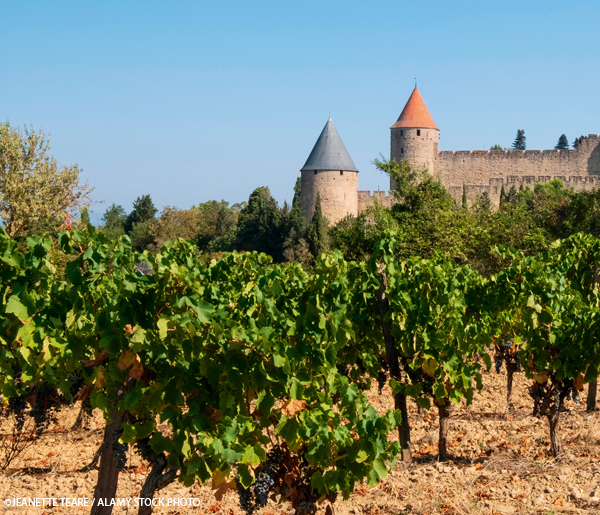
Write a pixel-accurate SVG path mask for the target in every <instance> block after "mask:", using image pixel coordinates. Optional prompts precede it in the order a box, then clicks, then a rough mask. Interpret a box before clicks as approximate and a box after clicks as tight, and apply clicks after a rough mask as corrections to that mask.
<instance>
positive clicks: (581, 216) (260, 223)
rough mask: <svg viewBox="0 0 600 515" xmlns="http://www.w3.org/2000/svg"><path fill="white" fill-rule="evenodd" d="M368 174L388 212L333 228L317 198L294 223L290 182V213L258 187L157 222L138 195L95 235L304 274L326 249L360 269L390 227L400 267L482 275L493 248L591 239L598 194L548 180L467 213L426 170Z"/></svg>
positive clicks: (390, 167)
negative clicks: (289, 266) (385, 182)
mask: <svg viewBox="0 0 600 515" xmlns="http://www.w3.org/2000/svg"><path fill="white" fill-rule="evenodd" d="M376 165H377V167H378V168H379V169H381V170H383V171H385V172H387V173H388V174H389V175H390V176H392V177H393V178H394V179H395V180H396V184H397V189H396V191H394V192H392V194H393V195H394V196H395V198H396V204H395V205H394V206H393V207H392V208H391V209H388V208H385V207H383V206H378V205H375V206H372V207H370V208H368V209H366V210H365V211H363V212H362V213H360V214H359V215H358V216H357V217H353V216H348V217H346V218H345V219H343V220H341V221H339V222H338V223H337V224H336V225H334V226H329V224H328V222H327V220H326V219H325V218H324V217H323V216H322V213H321V208H320V201H319V199H317V205H316V208H315V214H314V216H313V219H312V220H311V221H310V222H307V221H305V220H304V219H303V217H302V213H301V209H300V180H299V179H298V181H297V182H296V185H295V187H294V199H293V201H292V205H291V206H289V205H288V204H287V203H284V205H283V206H281V207H280V206H278V204H277V202H276V201H275V199H273V197H272V196H271V194H270V192H269V189H268V188H266V187H260V188H257V189H256V190H254V192H253V193H252V194H251V195H250V198H249V199H248V202H244V203H242V204H234V205H232V206H229V204H228V203H227V202H225V201H224V200H222V201H220V202H217V201H210V202H205V203H202V204H199V205H198V206H193V207H192V208H190V209H187V210H183V209H177V208H175V207H165V208H164V209H163V211H162V213H161V214H160V216H158V217H156V214H157V212H158V211H157V209H156V208H155V207H154V205H153V203H152V200H151V198H150V196H149V195H144V196H142V197H139V198H138V199H137V200H136V201H135V202H134V205H133V210H132V211H131V213H129V214H127V213H126V212H125V210H124V209H123V207H122V206H117V205H114V204H113V205H112V206H110V207H109V208H108V209H107V211H106V213H105V214H104V216H103V218H102V220H103V224H104V225H103V226H102V227H101V230H103V231H104V232H106V233H107V234H109V235H112V236H119V235H122V234H128V235H129V237H130V238H131V240H132V243H133V245H134V247H135V248H137V249H138V250H142V249H148V250H151V251H156V250H158V249H159V248H160V247H161V246H162V245H163V244H164V242H165V241H169V240H173V239H175V238H183V239H185V240H191V241H194V242H195V244H196V245H197V247H198V250H199V251H202V252H206V253H216V252H224V251H232V250H237V251H252V250H255V251H258V252H265V253H266V254H269V255H271V256H272V257H273V258H274V259H275V261H277V262H283V261H297V262H300V263H302V264H305V265H310V264H312V263H313V262H314V258H315V256H316V255H318V254H319V253H321V252H323V251H326V250H331V249H339V250H340V251H341V252H342V254H343V255H344V257H345V258H346V259H347V260H364V259H366V258H368V257H369V256H370V255H371V253H372V250H373V245H374V244H375V243H376V242H377V241H379V240H380V236H381V232H382V231H384V230H386V229H388V228H391V227H393V228H395V230H396V232H397V233H398V235H399V238H398V240H399V244H398V245H399V248H398V251H399V256H400V257H401V258H406V257H410V256H412V255H418V256H422V257H428V256H431V255H433V254H434V253H440V254H442V255H443V256H445V257H447V258H450V259H453V260H454V261H456V262H458V263H469V264H471V265H472V266H473V267H474V268H476V269H477V270H479V271H480V272H481V273H484V274H486V275H487V274H489V273H493V272H495V271H497V270H499V269H500V268H501V267H502V266H503V263H502V262H501V258H500V257H499V256H500V255H499V254H498V252H496V250H495V249H496V247H497V246H504V247H511V248H514V249H516V250H519V251H522V252H524V253H525V254H527V255H533V254H535V253H538V252H540V251H543V250H545V249H547V248H549V246H550V245H551V243H552V242H553V241H554V240H556V239H559V238H566V237H568V236H570V235H571V234H574V233H576V232H586V233H589V234H592V235H594V236H596V237H598V236H600V217H599V215H600V191H593V192H579V193H578V192H574V191H572V190H570V189H566V188H565V187H564V186H563V184H562V183H561V182H560V181H558V180H555V181H551V182H549V183H545V184H536V186H535V189H534V190H530V189H527V188H526V189H521V190H517V189H516V188H514V187H512V188H511V189H509V190H508V191H505V190H503V191H502V195H501V201H500V207H499V209H497V210H493V209H492V206H491V204H490V201H489V198H488V197H486V196H485V195H484V196H483V197H482V198H481V199H480V200H479V202H478V203H476V204H475V205H474V206H471V207H469V208H467V206H466V203H464V204H463V205H457V204H456V202H455V201H454V200H453V199H452V197H451V196H450V195H449V194H448V192H447V191H446V190H445V188H444V187H443V186H442V185H441V183H440V182H439V181H437V180H436V179H435V178H433V177H432V176H430V175H429V174H428V173H427V172H426V171H417V170H411V169H410V167H409V166H408V164H407V163H406V162H402V163H396V162H385V161H384V162H381V161H376Z"/></svg>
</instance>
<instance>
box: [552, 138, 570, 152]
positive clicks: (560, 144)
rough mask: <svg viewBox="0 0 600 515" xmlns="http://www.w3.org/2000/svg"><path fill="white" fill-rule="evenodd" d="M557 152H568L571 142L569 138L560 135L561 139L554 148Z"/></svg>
mask: <svg viewBox="0 0 600 515" xmlns="http://www.w3.org/2000/svg"><path fill="white" fill-rule="evenodd" d="M554 148H555V149H557V150H566V149H568V148H569V140H568V139H567V136H565V135H564V134H561V135H560V138H558V143H557V144H556V146H555V147H554Z"/></svg>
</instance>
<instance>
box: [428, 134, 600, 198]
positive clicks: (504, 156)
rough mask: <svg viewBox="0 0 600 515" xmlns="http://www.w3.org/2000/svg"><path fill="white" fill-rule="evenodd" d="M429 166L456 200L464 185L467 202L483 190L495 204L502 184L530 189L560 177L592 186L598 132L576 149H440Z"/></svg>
mask: <svg viewBox="0 0 600 515" xmlns="http://www.w3.org/2000/svg"><path fill="white" fill-rule="evenodd" d="M433 170H434V173H435V175H437V176H438V177H440V179H441V181H442V184H444V186H446V188H447V189H448V191H449V192H450V194H451V195H452V196H453V197H454V198H455V200H456V201H457V202H459V203H461V202H462V195H463V185H464V190H465V192H466V195H467V200H468V204H469V205H472V204H473V203H474V202H475V201H476V200H477V199H478V198H479V197H480V196H481V194H482V193H483V192H484V191H486V192H487V193H488V195H489V196H490V199H491V200H492V204H494V205H495V206H497V205H498V204H499V201H500V191H501V190H502V185H504V186H505V190H508V189H510V187H511V186H512V185H514V186H515V187H516V188H517V189H519V188H520V187H521V185H523V187H529V188H531V189H533V188H534V186H535V183H538V182H548V181H550V180H552V179H560V180H561V181H563V183H564V185H565V187H568V188H573V189H575V190H576V191H584V190H593V189H596V188H598V187H599V185H600V184H599V182H598V179H599V178H600V136H599V135H597V134H590V135H589V136H588V137H587V138H584V139H583V141H582V143H581V144H580V145H579V147H578V148H577V149H576V150H524V151H512V150H505V151H485V150H481V151H479V150H475V151H470V152H468V151H457V152H448V151H442V152H439V153H438V157H437V159H436V160H435V163H434V166H433Z"/></svg>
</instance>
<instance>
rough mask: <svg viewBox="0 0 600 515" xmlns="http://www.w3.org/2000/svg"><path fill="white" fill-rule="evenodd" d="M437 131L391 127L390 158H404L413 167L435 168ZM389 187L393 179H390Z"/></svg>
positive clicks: (392, 185)
mask: <svg viewBox="0 0 600 515" xmlns="http://www.w3.org/2000/svg"><path fill="white" fill-rule="evenodd" d="M438 141H439V131H438V130H437V129H410V128H409V129H406V128H401V129H400V128H398V129H392V133H391V147H390V160H391V161H398V162H400V161H402V160H403V159H406V160H407V161H408V162H409V163H410V166H411V167H413V168H419V169H422V168H427V169H428V170H430V171H431V172H432V173H433V171H434V170H435V163H436V162H437V160H436V159H435V156H437V155H438ZM390 189H394V181H393V180H390Z"/></svg>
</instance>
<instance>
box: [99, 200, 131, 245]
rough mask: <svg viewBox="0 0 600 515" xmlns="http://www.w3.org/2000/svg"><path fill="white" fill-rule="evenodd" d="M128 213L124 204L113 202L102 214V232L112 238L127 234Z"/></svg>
mask: <svg viewBox="0 0 600 515" xmlns="http://www.w3.org/2000/svg"><path fill="white" fill-rule="evenodd" d="M126 220H127V213H126V212H125V209H123V206H119V205H117V204H112V205H111V206H110V207H109V208H108V209H107V210H106V211H105V212H104V215H102V221H103V222H104V225H103V226H102V232H104V233H105V234H106V235H107V236H108V237H110V238H118V237H119V236H123V235H124V234H125V222H126Z"/></svg>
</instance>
